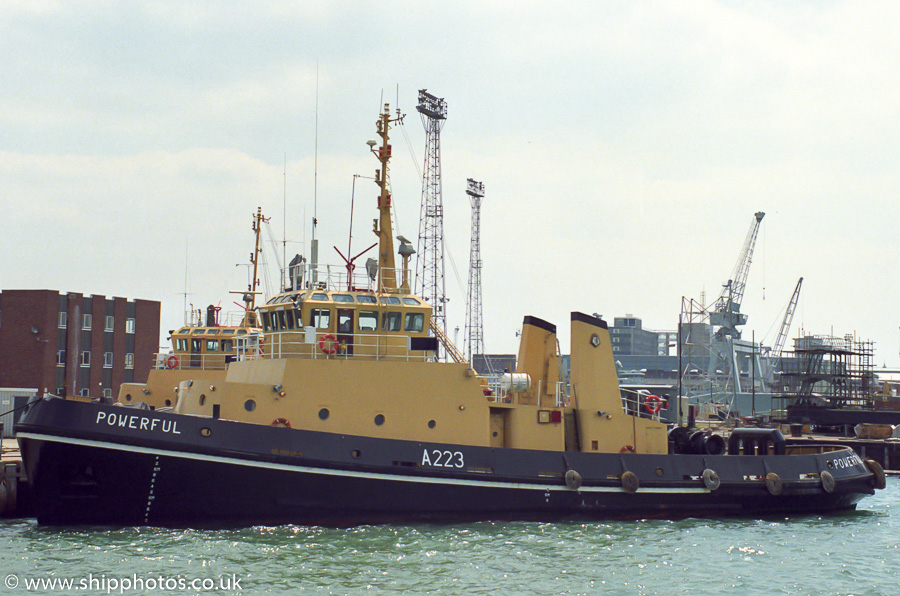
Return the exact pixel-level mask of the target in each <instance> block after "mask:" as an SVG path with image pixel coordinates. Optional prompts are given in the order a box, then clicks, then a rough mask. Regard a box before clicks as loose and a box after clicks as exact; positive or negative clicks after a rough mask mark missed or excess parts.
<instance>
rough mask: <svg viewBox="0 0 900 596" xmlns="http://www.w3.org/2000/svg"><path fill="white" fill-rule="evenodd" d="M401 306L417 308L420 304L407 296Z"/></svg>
mask: <svg viewBox="0 0 900 596" xmlns="http://www.w3.org/2000/svg"><path fill="white" fill-rule="evenodd" d="M403 304H409V305H410V306H419V304H421V302H419V301H418V300H416V299H415V298H410V297H408V296H407V297H405V298H404V299H403Z"/></svg>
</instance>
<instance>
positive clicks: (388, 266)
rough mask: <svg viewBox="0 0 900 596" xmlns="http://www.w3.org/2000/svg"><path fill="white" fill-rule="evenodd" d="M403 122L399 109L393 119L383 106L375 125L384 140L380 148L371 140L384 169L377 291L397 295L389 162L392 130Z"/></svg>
mask: <svg viewBox="0 0 900 596" xmlns="http://www.w3.org/2000/svg"><path fill="white" fill-rule="evenodd" d="M394 122H397V123H402V122H403V114H401V113H400V110H399V109H397V115H396V116H395V117H394V118H391V112H390V105H389V104H384V112H382V113H381V115H380V116H379V117H378V121H377V122H376V132H377V133H378V136H380V137H381V147H379V148H378V149H375V141H369V142H368V145H369V148H370V149H371V150H372V153H374V154H375V157H377V158H378V161H379V162H381V168H379V169H377V170H375V184H377V185H378V187H379V188H380V189H381V192H380V194H379V195H378V219H376V220H375V225H374V229H373V231H374V232H375V235H376V236H378V290H379V291H381V292H397V270H396V265H395V261H394V227H393V224H392V222H391V184H390V177H389V175H388V162H389V161H390V160H391V145H390V143H389V142H388V141H389V130H390V127H391V124H392V123H394Z"/></svg>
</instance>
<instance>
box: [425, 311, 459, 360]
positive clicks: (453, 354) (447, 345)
mask: <svg viewBox="0 0 900 596" xmlns="http://www.w3.org/2000/svg"><path fill="white" fill-rule="evenodd" d="M428 327H429V328H430V329H431V332H432V333H434V336H435V337H436V338H437V339H438V341H439V342H441V345H442V346H444V349H445V350H447V354H449V355H450V358H452V359H453V361H454V362H456V363H457V364H468V363H469V362H468V360H466V357H465V356H463V354H462V352H460V351H459V348H457V347H456V346H454V345H453V342H452V341H450V338H449V337H447V334H446V333H444V330H443V329H441V328H440V326H439V325H438V324H437V323H436V322H435V320H434V318H433V317H432V318H431V319H429V321H428Z"/></svg>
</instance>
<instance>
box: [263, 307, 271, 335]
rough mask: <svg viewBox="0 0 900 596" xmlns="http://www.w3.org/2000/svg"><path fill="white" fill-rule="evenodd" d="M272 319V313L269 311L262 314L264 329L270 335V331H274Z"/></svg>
mask: <svg viewBox="0 0 900 596" xmlns="http://www.w3.org/2000/svg"><path fill="white" fill-rule="evenodd" d="M271 317H272V315H271V313H270V312H269V311H264V312H263V314H262V320H263V329H264V330H265V331H266V333H268V332H269V331H271V330H272V319H271Z"/></svg>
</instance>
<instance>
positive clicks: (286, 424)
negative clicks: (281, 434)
mask: <svg viewBox="0 0 900 596" xmlns="http://www.w3.org/2000/svg"><path fill="white" fill-rule="evenodd" d="M272 426H283V427H285V428H290V427H291V423H290V422H289V421H288V419H287V418H276V419H275V420H273V421H272Z"/></svg>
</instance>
